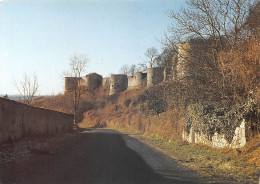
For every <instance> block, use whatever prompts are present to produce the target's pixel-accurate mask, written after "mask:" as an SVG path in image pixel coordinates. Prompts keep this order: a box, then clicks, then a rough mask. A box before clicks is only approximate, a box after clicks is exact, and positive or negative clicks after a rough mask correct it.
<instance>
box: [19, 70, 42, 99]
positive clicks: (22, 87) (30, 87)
mask: <svg viewBox="0 0 260 184" xmlns="http://www.w3.org/2000/svg"><path fill="white" fill-rule="evenodd" d="M14 86H15V87H16V89H17V90H18V92H19V94H20V95H21V96H22V98H23V102H24V103H27V104H31V102H32V100H33V98H34V97H35V96H36V95H37V93H38V92H39V78H38V76H37V75H36V74H34V75H33V76H32V77H31V78H30V77H29V76H28V75H27V74H26V73H25V74H24V76H23V79H22V80H21V81H19V82H16V80H14Z"/></svg>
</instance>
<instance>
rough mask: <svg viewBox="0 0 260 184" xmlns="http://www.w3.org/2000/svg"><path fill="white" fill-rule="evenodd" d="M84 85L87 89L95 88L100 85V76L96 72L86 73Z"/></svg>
mask: <svg viewBox="0 0 260 184" xmlns="http://www.w3.org/2000/svg"><path fill="white" fill-rule="evenodd" d="M85 85H86V87H87V88H89V89H97V88H99V87H100V86H102V76H101V75H99V74H97V73H90V74H88V75H86V82H85Z"/></svg>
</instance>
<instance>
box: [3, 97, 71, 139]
mask: <svg viewBox="0 0 260 184" xmlns="http://www.w3.org/2000/svg"><path fill="white" fill-rule="evenodd" d="M72 129H73V115H71V114H65V113H61V112H57V111H52V110H48V109H43V108H38V107H33V106H30V105H27V104H23V103H19V102H16V101H12V100H8V99H3V98H0V142H6V141H9V140H15V139H18V138H20V137H22V136H24V135H45V134H56V133H63V132H64V133H65V132H70V131H72Z"/></svg>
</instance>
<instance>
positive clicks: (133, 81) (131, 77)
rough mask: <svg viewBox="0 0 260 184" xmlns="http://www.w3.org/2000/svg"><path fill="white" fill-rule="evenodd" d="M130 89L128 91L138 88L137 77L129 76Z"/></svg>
mask: <svg viewBox="0 0 260 184" xmlns="http://www.w3.org/2000/svg"><path fill="white" fill-rule="evenodd" d="M127 79H128V88H127V89H134V88H135V87H136V84H135V76H128V77H127Z"/></svg>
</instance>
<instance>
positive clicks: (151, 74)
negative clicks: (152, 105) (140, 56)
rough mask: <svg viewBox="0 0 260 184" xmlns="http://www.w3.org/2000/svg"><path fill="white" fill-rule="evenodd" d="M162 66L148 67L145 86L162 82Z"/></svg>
mask: <svg viewBox="0 0 260 184" xmlns="http://www.w3.org/2000/svg"><path fill="white" fill-rule="evenodd" d="M163 79H164V67H156V68H148V70H147V86H152V85H154V84H158V83H160V82H163Z"/></svg>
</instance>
